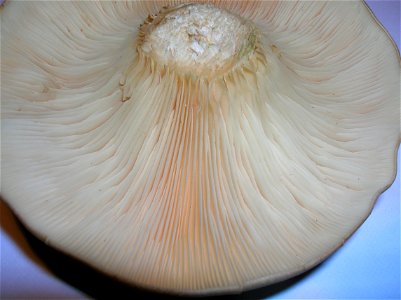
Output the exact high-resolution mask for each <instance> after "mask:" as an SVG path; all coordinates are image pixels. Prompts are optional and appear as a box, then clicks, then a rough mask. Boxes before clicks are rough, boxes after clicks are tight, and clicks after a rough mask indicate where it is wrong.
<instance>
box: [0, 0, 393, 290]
mask: <svg viewBox="0 0 401 300" xmlns="http://www.w3.org/2000/svg"><path fill="white" fill-rule="evenodd" d="M1 14H2V15H1V17H2V46H3V48H2V61H1V69H2V80H3V81H2V84H3V88H2V92H3V95H2V123H1V125H2V155H3V160H2V167H1V168H2V173H3V176H2V190H1V195H2V197H3V198H4V199H5V200H6V202H7V203H8V204H9V206H10V207H11V208H12V209H13V211H14V212H15V213H16V215H17V216H18V217H19V218H20V219H21V221H22V222H23V223H24V224H25V225H26V226H27V227H28V228H29V229H30V230H31V231H32V232H33V233H34V234H36V235H37V236H38V237H40V238H41V239H42V240H44V241H45V242H46V243H48V244H49V245H51V246H53V247H56V248H57V249H60V250H62V251H64V252H65V253H68V254H70V255H72V256H74V257H76V258H78V259H80V260H82V261H84V262H86V263H87V264H89V265H91V266H93V267H94V268H96V269H98V270H101V271H102V272H105V273H107V274H109V275H112V276H115V277H117V278H119V279H120V280H122V281H124V282H127V283H130V284H133V285H137V286H141V287H144V288H148V289H155V290H159V291H164V292H169V293H180V294H206V293H222V292H226V293H232V292H238V291H242V290H244V289H250V288H253V287H257V286H261V285H267V284H271V283H274V282H277V281H280V280H284V279H286V278H289V277H292V276H295V275H297V274H299V273H301V272H304V271H305V270H308V269H310V268H312V267H313V266H315V265H317V264H318V263H320V262H321V261H322V260H324V259H325V258H326V257H327V256H329V255H330V254H331V253H333V252H334V251H335V250H336V249H337V248H339V247H340V246H341V245H342V244H343V243H344V241H345V240H346V239H347V238H348V237H349V236H350V235H351V234H352V233H353V232H354V231H355V230H356V229H357V228H358V227H359V226H360V225H361V223H362V222H363V221H364V220H365V219H366V218H367V217H368V215H369V214H370V212H371V210H372V207H373V205H374V203H375V200H376V199H377V197H378V195H379V194H380V193H381V192H382V191H383V190H384V189H385V188H386V187H388V186H389V185H390V184H391V183H392V181H393V180H394V176H395V172H396V169H395V165H396V164H395V161H396V149H397V148H398V145H399V142H400V128H399V124H400V111H399V108H400V98H399V87H400V57H399V53H398V51H397V49H396V47H395V45H394V43H393V42H392V40H391V38H389V36H388V35H387V34H386V32H385V31H384V30H383V28H382V27H381V26H380V25H379V24H378V21H377V20H376V19H375V18H374V16H373V15H372V14H371V12H370V11H369V9H368V8H367V6H366V5H365V4H364V3H363V2H347V3H343V2H317V1H315V2H289V1H285V2H270V1H269V2H267V1H266V2H265V1H246V2H243V1H239V2H236V1H235V2H234V1H202V2H194V3H186V2H185V1H143V2H139V1H138V2H39V3H35V4H31V3H21V2H18V1H14V2H13V1H11V2H10V3H7V5H6V6H5V8H4V10H3V11H2V12H1Z"/></svg>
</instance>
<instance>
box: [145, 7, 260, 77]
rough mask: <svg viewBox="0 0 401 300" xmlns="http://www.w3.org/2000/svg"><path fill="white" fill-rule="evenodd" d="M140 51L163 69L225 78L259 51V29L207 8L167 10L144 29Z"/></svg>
mask: <svg viewBox="0 0 401 300" xmlns="http://www.w3.org/2000/svg"><path fill="white" fill-rule="evenodd" d="M141 29H142V34H141V36H142V37H143V40H142V41H141V42H140V45H139V47H138V50H139V51H141V52H143V53H144V54H145V55H147V56H149V57H151V58H152V59H154V60H155V61H157V62H159V63H160V64H162V65H167V66H169V67H172V68H174V69H176V70H179V71H180V72H184V73H191V74H195V75H198V76H207V77H210V76H213V75H216V74H222V73H224V72H227V71H229V70H231V69H232V68H233V67H234V66H236V65H238V63H240V62H241V61H242V60H243V59H246V58H247V57H249V55H250V54H251V53H253V51H254V50H255V47H256V41H257V34H256V31H255V27H254V26H253V25H252V24H251V23H250V22H247V21H245V20H244V19H242V18H241V17H239V16H236V15H233V14H231V13H229V12H227V11H225V10H223V9H219V8H216V7H215V6H213V5H207V4H187V5H179V6H176V7H173V8H166V9H164V10H163V11H161V12H160V13H159V14H158V15H157V16H156V17H152V16H149V18H148V19H147V22H146V23H145V24H144V26H142V28H141Z"/></svg>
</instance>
